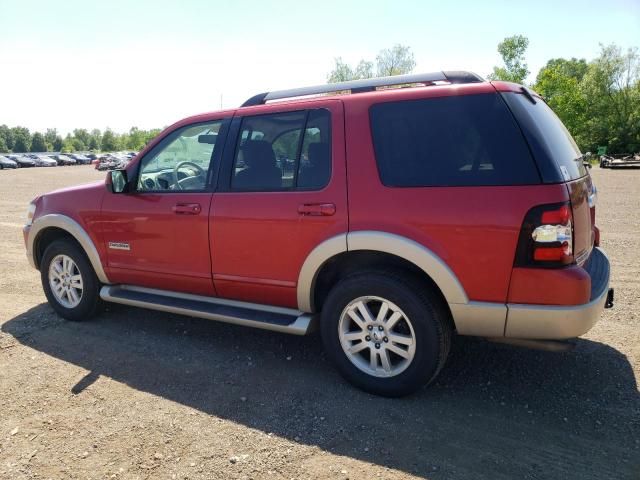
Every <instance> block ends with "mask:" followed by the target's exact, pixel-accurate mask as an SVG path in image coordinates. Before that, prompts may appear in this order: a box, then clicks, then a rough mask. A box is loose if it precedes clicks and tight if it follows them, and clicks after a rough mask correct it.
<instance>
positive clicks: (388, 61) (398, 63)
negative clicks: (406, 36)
mask: <svg viewBox="0 0 640 480" xmlns="http://www.w3.org/2000/svg"><path fill="white" fill-rule="evenodd" d="M415 66H416V60H415V58H414V56H413V52H411V48H410V47H406V46H404V45H400V44H396V45H394V46H393V47H391V48H389V49H384V50H381V51H380V53H378V55H377V56H376V72H377V76H378V77H388V76H391V75H403V74H405V73H410V72H411V71H412V70H413V69H414V68H415Z"/></svg>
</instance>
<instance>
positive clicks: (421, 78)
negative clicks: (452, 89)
mask: <svg viewBox="0 0 640 480" xmlns="http://www.w3.org/2000/svg"><path fill="white" fill-rule="evenodd" d="M483 81H484V79H483V78H482V77H479V76H478V75H476V74H475V73H472V72H465V71H446V72H432V73H411V74H408V75H393V76H390V77H378V78H365V79H362V80H351V81H348V82H339V83H328V84H325V85H316V86H313V87H300V88H291V89H289V90H277V91H273V92H264V93H259V94H258V95H254V96H253V97H251V98H250V99H249V100H247V101H246V102H244V103H243V104H242V105H241V106H242V107H250V106H254V105H263V104H265V103H267V102H268V101H270V100H281V99H283V98H293V97H305V96H308V95H320V94H323V93H332V92H342V91H346V90H349V91H351V93H361V92H372V91H374V90H375V89H376V88H378V87H391V86H395V85H403V84H411V83H426V84H434V83H435V82H447V83H477V82H483Z"/></svg>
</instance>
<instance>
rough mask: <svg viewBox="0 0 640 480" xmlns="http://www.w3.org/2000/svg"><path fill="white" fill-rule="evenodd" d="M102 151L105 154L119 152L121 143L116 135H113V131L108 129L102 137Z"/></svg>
mask: <svg viewBox="0 0 640 480" xmlns="http://www.w3.org/2000/svg"><path fill="white" fill-rule="evenodd" d="M100 148H101V150H103V151H105V152H113V151H115V150H118V148H119V142H118V138H117V137H116V135H115V134H114V133H113V130H111V129H110V128H107V129H106V130H105V131H104V134H103V135H102V144H101V146H100Z"/></svg>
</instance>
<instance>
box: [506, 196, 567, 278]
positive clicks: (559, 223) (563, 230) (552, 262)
mask: <svg viewBox="0 0 640 480" xmlns="http://www.w3.org/2000/svg"><path fill="white" fill-rule="evenodd" d="M573 262H574V258H573V225H572V212H571V206H570V204H569V203H568V202H567V203H560V204H551V205H540V206H538V207H535V208H532V209H531V210H530V211H529V212H528V213H527V216H526V217H525V220H524V222H523V224H522V228H521V230H520V238H519V240H518V249H517V251H516V259H515V262H514V265H515V266H518V267H526V266H548V267H557V266H563V265H569V264H571V263H573Z"/></svg>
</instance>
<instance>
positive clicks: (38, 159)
mask: <svg viewBox="0 0 640 480" xmlns="http://www.w3.org/2000/svg"><path fill="white" fill-rule="evenodd" d="M31 158H32V159H33V161H34V162H35V164H36V167H55V166H57V165H58V162H56V161H55V160H54V159H53V158H51V157H48V156H47V155H34V156H33V157H31Z"/></svg>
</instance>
